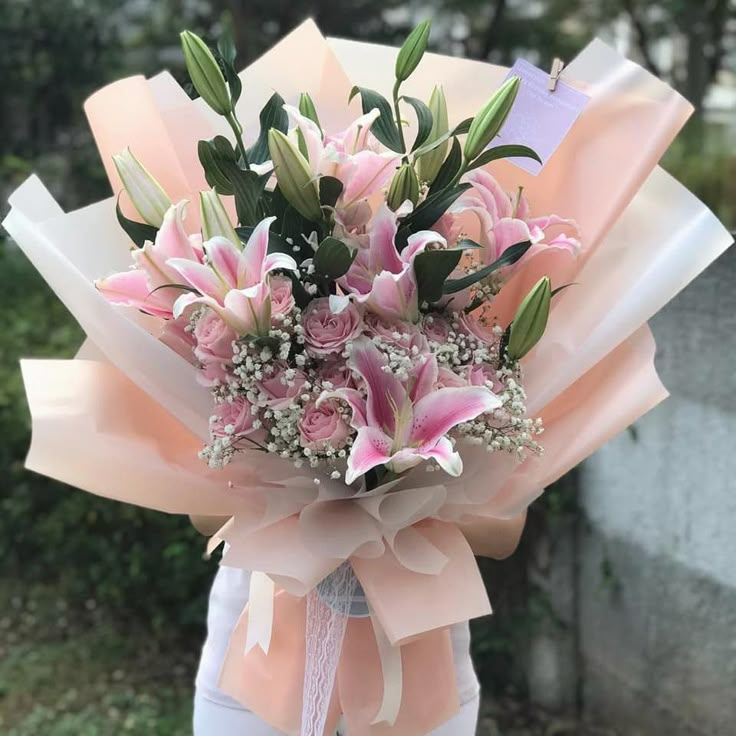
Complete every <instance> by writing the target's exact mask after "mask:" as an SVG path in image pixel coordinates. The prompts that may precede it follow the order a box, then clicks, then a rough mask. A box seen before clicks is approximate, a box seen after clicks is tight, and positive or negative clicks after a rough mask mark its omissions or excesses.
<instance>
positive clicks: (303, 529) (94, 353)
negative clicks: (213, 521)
mask: <svg viewBox="0 0 736 736" xmlns="http://www.w3.org/2000/svg"><path fill="white" fill-rule="evenodd" d="M428 36H429V24H428V23H423V24H421V25H420V26H418V27H417V28H416V29H415V30H414V31H413V32H412V33H411V35H410V36H409V37H408V39H407V41H406V42H405V43H404V45H403V46H402V47H401V49H400V50H399V51H398V54H397V55H396V54H394V53H393V52H389V51H387V50H386V49H383V48H381V47H373V46H366V45H361V44H351V43H349V42H336V41H329V42H328V41H326V40H325V39H323V38H322V37H321V35H320V34H319V33H318V32H317V31H316V29H315V28H314V26H313V25H312V24H310V23H307V24H304V25H303V26H302V27H300V28H299V29H297V30H296V31H295V32H294V33H293V34H291V36H289V37H288V38H287V39H285V40H284V41H283V42H282V43H281V44H279V45H278V46H277V47H276V48H275V49H274V50H273V51H271V52H269V54H267V55H266V56H265V57H263V58H262V59H260V60H258V61H257V62H256V63H255V64H254V65H252V66H251V67H249V68H248V69H246V70H245V71H244V72H243V73H241V74H240V75H238V74H237V73H236V70H235V66H234V60H235V50H234V48H233V47H232V44H231V43H230V42H229V41H228V40H227V39H225V40H223V41H221V42H220V44H219V46H218V49H217V51H215V52H213V51H211V50H210V49H209V48H208V47H207V46H206V45H205V44H204V43H203V41H202V40H201V39H199V38H198V37H197V36H195V35H193V34H191V33H189V32H185V33H183V34H182V42H183V49H184V54H185V58H186V62H187V68H188V70H189V73H190V76H191V79H192V83H193V85H194V88H195V89H196V91H197V92H198V93H199V96H200V98H201V99H198V100H196V101H191V100H189V99H188V98H187V97H186V95H184V93H183V91H182V90H181V88H180V87H178V85H176V83H175V82H174V81H173V79H172V78H171V77H170V76H168V75H165V74H164V75H160V76H158V77H156V78H154V79H152V80H143V79H141V78H132V79H128V80H123V81H121V82H118V83H116V84H114V85H111V86H110V87H108V88H106V89H104V90H101V91H100V92H98V93H97V94H96V95H94V96H93V97H92V98H91V99H90V100H89V102H88V103H87V111H88V115H89V117H90V121H91V123H92V127H93V131H94V133H95V135H96V137H97V141H98V145H99V147H100V150H101V152H102V154H103V157H104V158H105V160H106V165H107V167H108V173H109V175H110V178H111V180H112V182H113V184H114V186H115V188H116V190H118V191H119V192H120V195H119V196H118V198H117V199H115V200H107V201H105V202H102V203H100V204H98V205H93V206H92V207H89V208H86V209H84V210H80V211H79V212H76V213H70V214H69V215H65V214H63V213H62V212H61V211H60V210H59V208H58V206H57V205H56V204H55V203H54V202H53V200H51V198H50V196H49V195H48V193H47V192H45V190H43V188H42V187H41V185H40V184H39V182H38V181H37V180H35V179H31V180H30V181H29V182H27V183H26V184H24V185H23V187H21V189H20V190H19V191H18V192H16V194H15V195H13V198H12V199H11V204H12V205H13V209H12V211H11V214H10V215H9V217H8V219H7V220H6V223H5V224H6V227H7V229H8V230H9V231H10V232H11V234H12V235H13V236H14V237H15V239H16V240H17V241H18V243H19V244H20V245H21V247H23V248H24V250H25V251H26V253H27V254H28V256H29V257H30V258H31V259H32V260H33V262H34V263H35V264H36V266H37V267H38V269H39V271H41V273H42V274H43V275H44V277H45V278H46V279H47V280H48V281H49V283H50V284H51V285H52V287H53V288H54V289H55V290H56V291H57V293H58V294H59V296H60V297H61V298H62V299H63V300H64V301H65V303H66V304H67V305H68V306H69V308H70V309H71V311H72V312H73V313H74V314H75V316H76V317H77V318H78V320H79V321H80V324H82V326H83V327H84V329H85V331H86V333H87V335H88V337H89V341H88V342H87V343H86V346H85V348H83V351H82V352H81V353H80V355H79V356H78V358H77V359H76V360H74V361H64V362H59V361H53V362H50V361H28V362H26V363H25V364H24V375H25V380H26V386H27V390H28V395H29V403H30V405H31V409H32V413H33V420H34V441H33V447H32V449H31V453H30V455H29V459H28V466H29V467H31V468H32V469H35V470H37V471H39V472H43V473H46V474H47V475H51V476H53V477H56V478H60V479H62V480H65V481H67V482H70V483H74V484H75V485H78V486H80V487H82V488H85V489H87V490H90V491H92V492H95V493H100V494H103V495H107V496H110V497H113V498H118V499H121V500H126V501H129V502H133V503H138V504H142V505H146V506H150V507H152V508H158V509H162V510H165V511H169V512H174V513H189V514H205V515H210V516H223V517H226V518H227V521H226V523H225V524H224V526H222V528H221V529H220V530H219V532H217V534H216V535H215V536H214V537H213V540H212V542H211V545H210V546H211V547H212V546H214V545H216V544H218V543H219V542H222V541H223V540H224V541H226V542H227V548H226V551H225V553H224V558H223V563H224V564H226V565H233V566H239V567H243V568H246V569H251V570H254V571H255V573H254V575H253V582H252V584H251V600H250V603H249V605H248V607H247V609H246V610H245V611H244V612H243V615H242V617H241V619H240V622H239V623H238V626H237V627H236V630H235V633H234V634H233V639H232V643H231V647H230V650H229V653H228V655H227V658H226V661H225V664H224V667H223V671H222V676H221V686H222V688H223V689H224V690H226V691H227V692H228V693H230V694H232V695H233V696H234V697H236V698H237V699H239V700H240V701H242V702H243V703H246V704H247V705H248V706H249V707H250V708H251V709H252V710H254V711H255V712H256V713H259V714H260V715H262V716H263V717H264V718H266V719H267V720H269V721H270V722H271V723H273V724H274V725H275V726H277V727H278V728H280V729H282V730H284V731H286V732H289V733H301V734H304V735H305V736H306V735H307V734H309V736H316V735H317V734H319V736H322V734H323V733H325V732H328V733H329V732H330V729H331V730H332V732H334V728H335V724H336V722H337V720H338V718H339V717H341V716H342V717H343V718H344V719H345V721H346V723H347V726H348V729H349V732H350V734H351V736H361V734H364V735H369V734H371V735H374V736H375V735H377V734H386V735H387V734H396V735H397V736H398V735H399V734H401V736H420V735H421V734H424V733H426V732H428V731H429V730H431V729H432V728H434V727H435V726H437V725H439V724H440V723H442V722H443V721H445V720H446V719H447V718H449V717H450V716H451V715H452V713H453V711H454V710H456V708H457V693H456V691H455V687H454V673H453V666H452V656H451V649H450V642H449V635H448V631H447V627H448V626H450V625H452V624H454V623H457V622H460V621H465V620H467V619H469V618H473V617H476V616H481V615H484V614H486V613H489V612H490V606H489V603H488V599H487V595H486V593H485V590H484V588H483V584H482V581H481V579H480V576H479V574H478V571H477V567H476V565H475V562H474V560H473V555H472V551H471V549H470V547H469V545H468V543H467V541H466V540H465V538H464V536H463V534H462V532H461V531H460V528H459V527H460V526H462V524H463V523H465V522H468V521H471V522H473V523H474V524H476V525H480V526H481V527H482V524H483V522H484V520H488V519H497V518H509V517H512V516H514V515H515V514H518V513H519V512H521V511H523V510H524V509H525V508H526V507H527V505H528V504H529V503H530V502H531V501H532V500H533V499H534V498H536V497H537V496H538V495H539V494H540V493H541V492H542V491H543V489H544V487H545V485H547V484H548V483H550V482H552V481H553V480H555V479H556V478H558V477H559V476H560V475H561V474H563V473H564V472H566V471H567V470H569V469H570V468H571V467H573V466H574V465H575V464H577V463H578V462H579V461H580V460H582V459H583V458H584V457H586V456H587V455H588V454H590V453H591V452H593V451H594V450H595V449H596V448H597V447H599V446H600V445H601V444H603V443H604V442H605V441H606V440H607V439H609V438H610V437H611V436H613V435H614V434H616V433H617V432H619V431H621V430H622V429H624V428H625V427H626V426H627V425H628V424H630V423H631V422H633V421H634V420H635V419H636V418H637V417H639V416H640V415H641V414H643V413H644V412H645V411H647V410H649V409H650V408H651V407H653V406H654V405H655V404H656V403H657V402H658V401H660V400H661V399H662V398H663V397H664V396H665V392H664V390H663V388H662V386H661V384H660V383H659V381H658V379H657V377H656V373H655V372H654V369H653V355H654V344H653V340H652V339H651V335H650V333H649V331H648V329H647V327H646V324H645V323H646V320H647V319H648V318H649V317H650V316H651V315H652V314H653V313H654V312H655V311H657V310H658V309H659V308H661V306H662V305H663V304H664V303H666V301H667V300H668V299H670V298H671V297H672V296H673V295H674V294H675V293H676V292H677V291H678V290H679V289H680V288H682V287H683V286H684V285H685V284H686V283H688V281H689V280H691V279H692V278H694V277H695V276H696V275H697V273H698V272H699V271H700V270H701V269H702V268H704V267H705V266H706V265H707V264H708V263H709V262H710V261H711V260H712V259H713V258H715V257H716V255H717V254H718V253H719V252H721V251H722V250H723V249H725V248H726V247H727V245H728V244H729V242H730V238H728V236H727V234H726V233H725V231H723V229H722V228H721V227H720V225H719V224H718V223H717V222H716V221H715V219H714V218H713V216H712V215H711V214H710V213H708V212H707V210H706V209H705V208H704V207H703V206H702V205H701V204H700V203H699V202H697V200H695V199H694V198H693V197H692V196H691V195H690V194H689V193H688V192H686V191H685V190H684V189H683V188H682V187H680V186H679V185H678V184H677V183H676V182H674V181H673V180H671V179H670V178H669V177H667V175H666V174H664V172H662V171H661V170H659V169H656V162H657V160H658V158H659V156H660V155H661V153H662V151H663V150H664V148H665V147H666V146H667V144H668V143H669V141H670V140H671V138H672V137H673V136H674V134H675V133H676V131H677V130H678V129H679V127H680V126H681V125H682V124H683V123H684V120H685V119H686V117H687V115H688V114H689V106H688V105H687V103H686V102H685V101H684V100H682V99H681V98H680V97H679V96H678V95H677V94H676V93H674V92H673V91H672V90H670V89H669V88H667V87H666V86H665V85H664V84H662V83H661V82H659V81H658V80H655V79H653V78H652V77H651V76H649V75H648V74H647V73H646V72H644V71H643V70H642V69H640V68H639V67H637V66H636V65H634V64H632V63H631V62H627V61H625V60H623V59H621V58H620V57H618V56H617V55H616V54H615V53H614V52H612V51H611V50H610V49H608V48H607V47H605V46H603V45H602V44H600V43H595V44H593V45H591V47H589V48H588V49H586V51H584V52H583V54H581V57H580V58H579V59H578V60H577V61H575V62H573V63H572V64H571V65H570V66H569V67H568V68H567V71H566V80H569V85H567V84H565V83H564V82H562V81H560V82H559V85H560V88H559V89H556V85H557V84H558V82H557V80H555V84H554V85H550V87H551V88H550V89H549V90H546V89H545V90H544V91H543V92H541V93H540V92H539V90H534V89H531V88H532V87H533V83H534V82H533V78H530V77H528V76H525V75H524V74H521V76H518V75H516V74H514V73H510V74H506V71H505V70H501V69H499V68H496V67H491V66H488V65H485V64H477V63H474V62H465V61H461V60H453V59H447V58H444V57H437V56H434V55H431V54H426V53H425V51H426V47H427V40H428ZM338 57H339V58H340V61H341V62H342V63H343V64H346V65H347V66H348V71H349V67H350V65H351V64H353V65H355V67H356V69H359V71H360V73H361V74H365V75H366V76H368V77H370V78H369V79H368V80H367V81H368V82H369V83H370V84H371V87H357V86H353V84H352V83H351V82H350V81H349V80H348V75H347V73H346V72H345V70H343V68H342V66H341V64H340V62H339V61H338ZM294 59H300V60H301V61H300V64H301V66H300V69H299V70H296V71H294V69H293V60H294ZM302 62H303V63H302ZM420 62H421V65H420ZM471 67H472V68H471ZM437 81H440V82H443V84H444V87H443V86H439V85H437V84H436V82H437ZM279 85H283V89H282V93H283V94H284V97H281V96H280V95H279V94H278V93H272V89H273V88H274V86H276V87H279ZM374 88H375V89H374ZM389 88H390V90H391V91H390V92H389V91H388V90H389ZM484 89H485V90H495V91H493V92H492V94H490V96H489V95H488V94H487V92H486V93H483V92H482V90H484ZM530 89H531V91H532V92H533V94H532V96H531V98H529V97H527V101H526V103H525V104H526V105H528V104H529V99H531V100H532V101H535V100H536V101H538V100H539V99H544V100H546V102H550V101H551V100H554V99H555V98H554V97H553V95H568V98H567V99H568V103H566V104H567V107H565V110H567V111H569V110H570V109H571V106H572V105H573V103H570V102H569V99H570V97H569V96H570V95H573V96H574V100H575V101H576V102H575V104H576V105H579V109H578V110H577V112H576V114H575V115H574V116H573V117H572V118H571V119H570V120H569V121H568V124H566V129H565V131H563V133H562V134H561V135H560V140H559V141H558V142H557V145H555V146H552V147H551V148H549V147H545V149H546V150H545V151H544V153H543V154H542V155H538V154H537V153H535V151H534V150H533V148H532V147H530V145H527V144H528V143H530V140H521V139H519V140H516V139H514V138H513V137H512V135H513V134H514V133H515V132H518V131H519V130H522V131H523V130H525V129H528V128H529V127H530V126H531V125H532V122H533V121H532V120H531V119H530V117H529V114H528V111H527V110H522V112H519V106H518V105H515V102H518V100H517V97H518V98H519V99H521V98H522V96H523V95H524V94H525V90H526V91H527V92H528V91H529V90H530ZM376 90H379V91H376ZM381 90H383V92H382V91H381ZM479 90H481V91H479ZM407 91H408V92H410V93H411V94H409V93H408V92H407ZM530 94H531V93H530ZM479 95H481V96H480V97H479ZM535 95H536V96H535ZM540 95H542V97H540ZM544 95H548V96H547V97H544ZM423 100H426V102H425V101H423ZM358 101H360V107H361V109H356V104H357V103H358ZM453 101H454V104H452V103H453ZM563 107H564V106H563ZM254 109H260V110H261V111H260V115H259V116H258V120H257V121H256V119H255V115H252V114H251V112H252V110H254ZM540 109H541V108H540ZM244 112H247V118H246V117H244V116H243V113H244ZM539 114H540V116H541V122H540V123H539V125H541V126H542V127H544V125H545V121H544V115H545V114H552V113H545V112H544V111H542V112H540V113H539ZM514 115H516V116H517V118H518V117H519V116H521V118H522V119H523V120H524V122H525V125H524V126H521V127H519V126H518V125H516V126H512V127H511V128H510V127H509V125H510V121H511V120H512V119H513V116H514ZM532 127H533V126H532ZM641 130H648V131H651V132H650V134H649V138H648V139H646V140H641V138H640V137H637V136H635V135H633V132H634V131H641ZM499 140H500V141H501V142H500V143H499V142H498V141H499ZM246 141H247V142H248V144H249V145H246ZM555 149H557V150H555ZM520 161H521V162H522V167H519V166H518V164H519V162H520ZM524 161H526V162H532V163H533V165H534V167H535V168H533V170H531V169H530V167H529V166H526V165H523V162H524ZM491 169H492V171H493V173H491ZM193 200H196V201H193ZM196 205H198V206H196ZM120 226H121V227H120ZM694 242H696V243H697V248H693V247H692V243H694ZM567 287H570V288H567ZM560 292H561V293H560ZM543 431H544V434H542V432H543ZM197 456H199V457H197ZM360 601H363V603H364V605H363V608H361V606H360V605H358V606H357V608H356V604H357V603H360ZM358 609H360V610H358ZM274 683H276V685H275V686H274ZM326 729H327V730H326Z"/></svg>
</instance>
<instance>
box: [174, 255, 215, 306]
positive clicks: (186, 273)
mask: <svg viewBox="0 0 736 736" xmlns="http://www.w3.org/2000/svg"><path fill="white" fill-rule="evenodd" d="M167 265H169V266H170V267H171V268H173V269H174V270H175V271H176V272H177V273H178V274H179V275H180V276H181V277H182V278H183V279H184V281H186V283H187V284H189V286H191V287H192V288H194V289H196V290H197V291H199V292H200V293H201V294H204V295H205V296H211V297H214V298H216V299H218V300H219V301H220V303H221V302H222V300H223V299H224V298H225V294H227V292H228V285H227V283H225V282H224V281H223V280H222V279H220V278H218V276H217V273H215V271H214V270H213V269H211V268H210V267H209V266H205V265H204V264H203V263H195V262H194V261H188V260H186V259H184V258H170V259H169V260H168V261H167Z"/></svg>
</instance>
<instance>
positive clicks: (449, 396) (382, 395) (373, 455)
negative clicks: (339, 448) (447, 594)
mask: <svg viewBox="0 0 736 736" xmlns="http://www.w3.org/2000/svg"><path fill="white" fill-rule="evenodd" d="M349 365H350V367H351V369H352V370H353V372H354V373H357V374H358V375H359V376H360V377H361V378H362V379H363V382H364V385H365V390H366V398H365V399H363V400H362V402H361V401H359V400H358V398H357V396H356V395H355V394H353V393H352V391H353V390H352V389H347V391H349V392H351V393H350V399H351V401H350V404H351V406H353V405H354V415H353V427H354V428H356V429H357V430H358V432H357V436H356V438H355V440H354V442H353V445H352V448H351V451H350V455H349V456H348V465H347V472H346V475H345V480H346V482H347V483H352V482H353V481H354V480H356V479H357V478H359V477H360V476H362V475H364V474H365V473H367V472H368V471H369V470H371V469H372V468H375V467H376V466H378V465H385V466H386V467H387V468H388V469H389V470H391V471H393V472H395V473H402V472H404V471H406V470H409V469H410V468H413V467H415V466H416V465H419V464H420V463H421V462H423V461H425V460H434V461H436V462H437V464H438V465H439V466H440V467H441V468H442V469H443V470H444V471H445V472H447V473H448V474H449V475H452V476H453V477H457V476H458V475H460V473H461V472H462V469H463V463H462V458H461V457H460V453H459V452H457V451H456V450H455V448H454V446H453V444H452V442H451V441H450V439H449V438H448V437H447V433H448V432H449V431H450V430H451V429H452V428H453V427H456V426H457V425H458V424H461V423H462V422H467V421H470V420H472V419H475V418H476V417H478V416H480V415H481V414H485V413H486V412H489V411H493V410H494V409H496V408H497V407H499V406H500V405H501V401H500V400H499V399H498V397H496V396H495V395H494V394H493V393H491V391H489V390H488V389H487V388H485V387H480V386H465V387H463V388H440V389H436V388H434V387H435V385H436V382H437V374H438V371H437V361H436V359H435V358H434V356H427V357H426V359H425V360H424V362H422V363H419V364H418V365H417V366H416V367H415V369H414V371H413V374H412V375H411V376H410V378H409V380H408V382H407V385H404V384H403V383H402V382H401V381H400V380H399V379H398V378H397V377H396V376H395V375H394V374H392V373H391V372H390V371H389V370H388V361H387V360H386V357H385V356H384V355H383V353H381V352H380V350H378V348H377V347H376V346H375V345H374V344H373V343H372V342H371V341H370V340H368V339H366V338H362V339H360V340H356V341H355V342H354V343H353V350H352V354H351V356H350V359H349ZM343 393H345V391H343ZM356 393H357V392H356ZM335 394H336V395H337V392H335ZM323 396H324V395H323ZM342 398H345V397H342Z"/></svg>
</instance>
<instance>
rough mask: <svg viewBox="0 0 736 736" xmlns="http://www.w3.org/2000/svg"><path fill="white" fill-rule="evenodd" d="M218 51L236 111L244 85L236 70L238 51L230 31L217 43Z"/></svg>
mask: <svg viewBox="0 0 736 736" xmlns="http://www.w3.org/2000/svg"><path fill="white" fill-rule="evenodd" d="M217 51H218V54H219V56H220V59H219V60H220V63H221V65H222V71H223V72H224V74H225V79H226V80H227V84H228V87H229V88H230V98H231V99H232V105H233V109H235V103H236V102H237V101H238V100H239V99H240V94H241V92H242V91H243V83H242V82H241V81H240V77H239V76H238V73H237V71H236V70H235V57H236V56H237V51H236V50H235V42H234V41H233V37H232V34H231V33H230V31H226V32H225V33H223V34H222V37H221V38H220V40H219V41H218V43H217Z"/></svg>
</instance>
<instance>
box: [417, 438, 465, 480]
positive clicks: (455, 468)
mask: <svg viewBox="0 0 736 736" xmlns="http://www.w3.org/2000/svg"><path fill="white" fill-rule="evenodd" d="M421 453H422V455H423V456H424V457H425V458H427V459H428V460H429V459H432V460H436V461H437V464H438V465H439V466H440V467H441V468H442V470H444V471H445V472H446V473H447V474H448V475H451V476H452V477H453V478H457V477H458V476H459V475H460V474H461V473H462V472H463V459H462V457H461V456H460V453H459V452H457V450H455V448H454V447H453V446H452V442H450V440H449V439H447V437H440V439H439V440H438V441H437V443H436V444H435V445H434V446H433V447H432V448H429V449H427V448H421Z"/></svg>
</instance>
